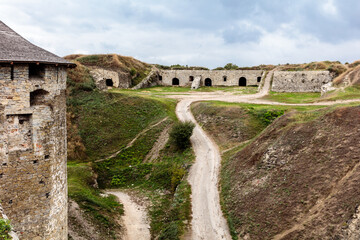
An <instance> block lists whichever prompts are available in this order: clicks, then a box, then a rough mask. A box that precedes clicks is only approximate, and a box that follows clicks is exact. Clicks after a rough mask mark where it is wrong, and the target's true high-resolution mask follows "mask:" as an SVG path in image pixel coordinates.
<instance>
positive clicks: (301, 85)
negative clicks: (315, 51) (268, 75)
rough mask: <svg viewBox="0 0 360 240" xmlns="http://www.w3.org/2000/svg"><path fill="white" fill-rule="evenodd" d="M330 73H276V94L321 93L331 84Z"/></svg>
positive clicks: (274, 79) (274, 83)
mask: <svg viewBox="0 0 360 240" xmlns="http://www.w3.org/2000/svg"><path fill="white" fill-rule="evenodd" d="M331 81H332V77H331V75H330V72H329V71H298V72H289V71H275V72H274V77H273V83H272V89H271V90H272V91H274V92H321V86H322V85H324V84H326V83H328V82H331Z"/></svg>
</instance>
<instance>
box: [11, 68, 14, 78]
mask: <svg viewBox="0 0 360 240" xmlns="http://www.w3.org/2000/svg"><path fill="white" fill-rule="evenodd" d="M10 78H11V80H14V65H11V70H10Z"/></svg>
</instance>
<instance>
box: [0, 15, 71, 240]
mask: <svg viewBox="0 0 360 240" xmlns="http://www.w3.org/2000/svg"><path fill="white" fill-rule="evenodd" d="M75 66H76V65H75V64H73V63H70V62H68V61H66V60H65V59H62V58H60V57H58V56H56V55H54V54H52V53H50V52H48V51H46V50H44V49H42V48H40V47H37V46H35V45H33V44H31V43H30V42H28V41H27V40H25V39H24V38H23V37H21V36H20V35H18V34H17V33H16V32H14V31H13V30H12V29H10V28H9V27H8V26H6V25H5V24H4V23H3V22H1V21H0V86H1V87H0V204H1V205H2V207H3V209H4V212H5V213H6V215H7V216H8V217H9V219H10V220H11V223H12V225H13V226H14V228H15V231H16V233H17V234H18V235H19V238H20V239H34V240H35V239H59V240H65V239H67V179H66V178H67V172H66V94H65V91H66V69H67V68H69V67H75Z"/></svg>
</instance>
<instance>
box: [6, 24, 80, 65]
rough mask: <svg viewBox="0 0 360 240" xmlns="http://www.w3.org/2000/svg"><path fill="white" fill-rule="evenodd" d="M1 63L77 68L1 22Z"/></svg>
mask: <svg viewBox="0 0 360 240" xmlns="http://www.w3.org/2000/svg"><path fill="white" fill-rule="evenodd" d="M0 62H18V63H34V62H36V63H46V64H60V65H69V67H75V66H76V64H74V63H71V62H68V61H67V60H65V59H63V58H61V57H58V56H56V55H55V54H53V53H51V52H48V51H46V50H44V49H42V48H40V47H38V46H35V45H34V44H32V43H30V42H29V41H28V40H26V39H25V38H23V37H22V36H20V35H19V34H17V33H16V32H15V31H14V30H12V29H11V28H9V27H8V26H7V25H5V24H4V23H3V22H2V21H0Z"/></svg>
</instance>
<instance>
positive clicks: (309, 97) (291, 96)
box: [263, 91, 320, 103]
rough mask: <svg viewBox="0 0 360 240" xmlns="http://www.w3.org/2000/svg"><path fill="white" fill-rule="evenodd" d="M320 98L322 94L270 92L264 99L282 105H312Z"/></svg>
mask: <svg viewBox="0 0 360 240" xmlns="http://www.w3.org/2000/svg"><path fill="white" fill-rule="evenodd" d="M319 98H320V93H278V92H272V91H271V92H270V93H269V95H267V96H265V97H264V98H263V99H266V100H271V101H275V102H282V103H311V102H315V101H316V100H318V99H319Z"/></svg>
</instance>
